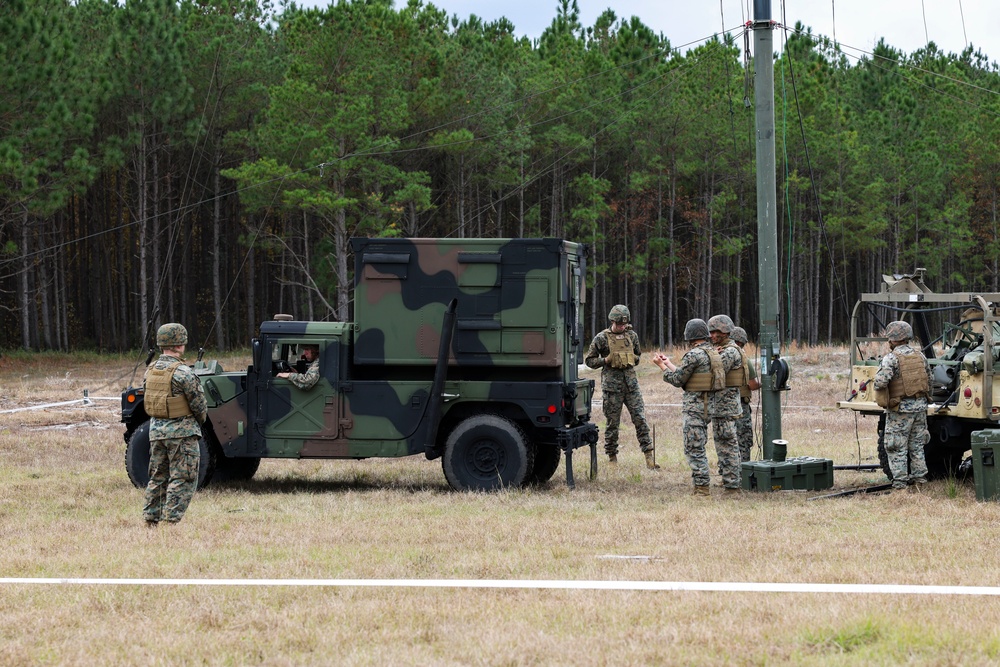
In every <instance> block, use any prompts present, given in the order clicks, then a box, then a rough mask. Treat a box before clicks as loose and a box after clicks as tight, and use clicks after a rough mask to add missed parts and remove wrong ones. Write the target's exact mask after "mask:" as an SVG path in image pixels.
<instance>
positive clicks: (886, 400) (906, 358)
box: [875, 353, 930, 410]
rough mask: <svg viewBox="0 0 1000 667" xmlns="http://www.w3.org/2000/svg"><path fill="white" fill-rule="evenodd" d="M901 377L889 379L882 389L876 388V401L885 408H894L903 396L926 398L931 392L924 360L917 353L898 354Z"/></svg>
mask: <svg viewBox="0 0 1000 667" xmlns="http://www.w3.org/2000/svg"><path fill="white" fill-rule="evenodd" d="M896 359H897V361H899V377H898V378H895V379H893V380H890V381H889V385H888V386H887V387H886V388H885V389H882V390H878V389H876V390H875V402H876V403H877V404H878V405H880V406H881V407H883V408H889V409H890V410H894V409H896V408H898V407H899V403H900V401H901V400H902V399H903V398H926V397H927V394H928V393H929V392H930V385H929V384H928V383H927V370H926V369H925V368H924V360H923V358H922V357H921V355H919V354H916V353H910V354H897V355H896Z"/></svg>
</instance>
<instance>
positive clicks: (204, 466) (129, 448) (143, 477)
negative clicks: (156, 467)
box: [125, 421, 215, 489]
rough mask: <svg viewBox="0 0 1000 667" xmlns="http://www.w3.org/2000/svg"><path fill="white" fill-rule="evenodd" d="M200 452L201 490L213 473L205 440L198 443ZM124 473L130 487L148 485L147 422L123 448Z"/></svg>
mask: <svg viewBox="0 0 1000 667" xmlns="http://www.w3.org/2000/svg"><path fill="white" fill-rule="evenodd" d="M198 444H199V445H200V450H201V456H200V457H199V465H198V488H199V489H203V488H205V487H206V486H208V484H209V483H210V482H211V481H212V473H213V472H214V471H215V460H214V459H215V457H214V456H213V452H212V451H211V448H210V447H209V446H208V443H206V442H205V438H201V439H200V440H199V441H198ZM125 471H126V472H127V473H128V478H129V480H130V481H131V482H132V485H133V486H134V487H136V488H137V489H145V488H146V485H148V484H149V422H148V421H146V422H143V423H142V425H141V426H139V428H137V429H136V430H135V431H133V432H132V437H131V438H129V440H128V445H126V447H125Z"/></svg>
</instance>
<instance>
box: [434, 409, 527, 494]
mask: <svg viewBox="0 0 1000 667" xmlns="http://www.w3.org/2000/svg"><path fill="white" fill-rule="evenodd" d="M533 454H534V448H533V447H529V446H528V440H527V437H526V436H525V435H524V431H522V430H521V427H520V426H518V425H517V424H515V423H514V422H512V421H511V420H509V419H507V418H505V417H501V416H500V415H495V414H481V415H475V416H473V417H469V418H467V419H465V420H464V421H462V422H459V424H458V426H456V427H455V428H454V429H453V430H452V431H451V433H449V434H448V439H447V441H446V442H445V446H444V456H442V457H441V466H442V467H443V468H444V476H445V479H447V480H448V484H450V485H451V488H453V489H455V490H456V491H495V490H498V489H505V488H519V487H520V486H522V485H523V484H524V482H525V480H526V479H527V477H528V473H529V472H530V471H531V467H532V458H533Z"/></svg>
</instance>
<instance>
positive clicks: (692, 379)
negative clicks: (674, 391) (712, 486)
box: [653, 319, 725, 496]
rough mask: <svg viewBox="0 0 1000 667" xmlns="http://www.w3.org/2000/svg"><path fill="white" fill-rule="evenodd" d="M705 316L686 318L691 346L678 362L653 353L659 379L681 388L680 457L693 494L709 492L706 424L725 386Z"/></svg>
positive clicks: (688, 341) (704, 494) (686, 332)
mask: <svg viewBox="0 0 1000 667" xmlns="http://www.w3.org/2000/svg"><path fill="white" fill-rule="evenodd" d="M709 338H710V336H709V333H708V325H707V324H705V320H700V319H693V320H688V323H687V324H686V325H685V326H684V340H685V341H687V343H688V344H689V345H690V346H691V349H690V350H688V351H687V352H685V353H684V356H683V357H682V358H681V363H680V365H679V366H675V365H674V364H673V362H672V361H670V357H668V356H666V355H664V354H661V353H656V354H655V355H653V363H654V364H656V366H657V367H658V368H659V369H660V370H661V371H663V381H664V382H669V383H670V384H672V385H674V386H675V387H681V388H683V389H684V398H683V400H682V402H681V414H682V415H683V416H684V457H685V458H686V459H687V462H688V465H689V466H690V467H691V479H692V480H693V481H694V494H695V495H696V496H708V495H711V492H710V491H709V488H708V484H709V481H710V480H709V472H708V457H707V456H706V454H705V445H706V443H707V442H708V424H709V422H711V421H712V417H713V416H714V414H715V397H716V395H717V394H718V393H719V392H718V390H719V389H721V388H723V387H724V386H725V373H724V372H723V370H722V358H721V357H720V356H719V353H718V352H717V351H716V349H715V348H714V347H713V346H712V343H711V342H710V341H709Z"/></svg>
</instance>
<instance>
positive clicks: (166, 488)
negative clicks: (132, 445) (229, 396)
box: [142, 323, 208, 528]
mask: <svg viewBox="0 0 1000 667" xmlns="http://www.w3.org/2000/svg"><path fill="white" fill-rule="evenodd" d="M187 342H188V334H187V329H185V328H184V327H183V326H182V325H180V324H176V323H170V324H164V325H163V326H161V327H160V328H159V329H158V330H157V331H156V345H157V347H159V348H160V351H161V354H160V358H159V359H157V360H156V362H154V363H153V364H152V365H151V366H150V367H149V368H148V369H146V375H145V377H144V378H143V388H144V405H145V409H146V413H147V414H148V415H149V416H150V422H149V484H147V485H146V494H145V500H146V503H145V506H144V507H143V510H142V513H143V517H144V518H145V520H146V525H147V526H149V527H151V528H152V527H155V526H157V525H158V524H159V523H160V521H166V522H167V523H177V522H178V521H180V520H181V518H182V517H183V516H184V512H185V511H186V510H187V508H188V505H189V504H190V503H191V496H193V495H194V491H195V488H196V486H197V484H198V469H199V466H200V463H201V461H200V459H201V455H200V450H201V448H200V445H199V440H200V439H201V437H202V432H201V425H202V424H203V423H205V419H207V417H208V405H207V403H206V402H205V393H204V391H203V390H202V387H201V382H200V381H199V380H198V378H197V377H196V376H195V374H194V372H193V371H192V370H191V368H190V367H188V366H187V365H185V364H184V359H183V357H184V350H185V348H186V346H187Z"/></svg>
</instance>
